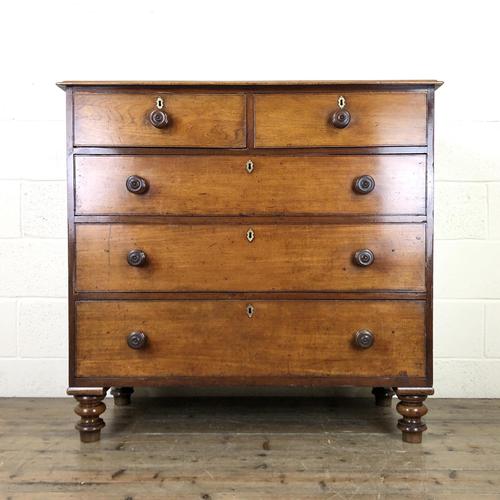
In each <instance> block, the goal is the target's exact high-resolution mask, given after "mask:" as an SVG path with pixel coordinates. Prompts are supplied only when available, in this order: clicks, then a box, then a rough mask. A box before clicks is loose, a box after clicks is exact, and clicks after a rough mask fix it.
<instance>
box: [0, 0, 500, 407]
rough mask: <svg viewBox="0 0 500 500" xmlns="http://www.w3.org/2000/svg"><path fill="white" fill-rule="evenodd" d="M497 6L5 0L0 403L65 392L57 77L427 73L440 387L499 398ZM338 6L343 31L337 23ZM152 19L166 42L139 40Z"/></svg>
mask: <svg viewBox="0 0 500 500" xmlns="http://www.w3.org/2000/svg"><path fill="white" fill-rule="evenodd" d="M494 7H495V4H494V2H487V1H486V0H477V1H476V2H475V3H474V4H471V3H470V2H461V3H456V4H454V5H453V16H452V17H453V19H452V22H450V9H449V5H448V4H447V3H446V2H441V3H436V2H433V1H431V0H424V1H421V2H419V4H418V9H415V6H414V4H412V3H404V2H400V1H398V0H389V1H387V2H384V3H383V5H381V4H380V3H378V2H368V1H360V0H357V1H353V2H343V3H342V4H341V5H340V4H337V3H336V2H323V1H321V0H310V1H309V2H308V3H307V5H305V4H304V3H303V2H293V1H292V2H288V3H287V9H286V23H283V9H282V4H281V3H280V2H275V3H273V2H259V1H258V0H256V1H254V2H252V8H251V9H248V7H247V4H246V3H243V2H242V3H240V4H238V3H235V2H231V1H229V0H223V1H222V0H214V1H213V2H202V1H194V0H185V1H183V2H176V3H175V4H172V3H165V2H163V1H162V0H147V1H146V2H143V3H141V4H140V5H138V4H137V2H134V1H132V0H122V1H117V0H112V1H109V2H101V1H98V0H88V1H87V2H86V3H85V8H82V7H81V5H80V4H78V3H71V2H65V1H62V0H53V1H51V2H37V1H35V0H17V1H16V2H8V3H6V4H5V5H4V6H3V7H2V20H3V21H4V23H3V24H2V29H1V30H0V44H1V45H0V46H2V47H3V48H4V49H6V50H4V51H2V70H3V71H2V73H3V78H2V79H1V83H0V85H1V89H0V90H1V92H0V141H1V145H2V148H1V152H2V155H1V156H0V210H1V211H0V396H3V395H8V396H12V395H19V396H44V395H54V396H62V395H64V391H65V388H66V383H67V361H66V349H67V328H66V315H67V312H66V305H65V300H64V298H65V296H66V280H67V271H66V239H65V237H66V229H65V203H66V200H65V199H66V195H65V187H64V179H65V171H66V166H65V125H64V119H65V98H64V93H63V92H62V91H61V90H59V89H57V88H56V87H55V85H54V82H55V81H56V80H58V79H71V78H77V79H78V78H79V79H96V80H102V79H124V80H127V79H159V80H162V79H163V80H165V79H174V80H175V79H186V80H190V79H191V80H200V79H201V80H217V79H219V80H238V79H239V80H245V79H263V80H268V79H277V80H279V79H384V78H385V79H392V78H396V79H397V78H399V79H405V78H406V79H413V78H417V79H418V78H438V79H443V80H445V82H446V83H445V85H444V86H443V87H442V88H441V89H439V90H438V92H437V95H436V238H437V241H436V258H435V273H436V286H435V295H436V300H435V332H434V336H435V357H436V361H435V387H436V393H437V395H438V396H445V397H446V396H450V397H451V396H465V397H474V396H484V397H500V385H499V384H498V383H497V380H498V379H499V378H500V326H499V325H500V266H498V263H497V261H498V257H497V256H498V254H499V252H500V148H499V142H500V99H498V88H497V87H498V78H497V75H496V72H497V67H496V66H497V65H495V64H493V63H492V61H495V60H496V59H497V54H496V48H497V46H498V40H497V31H498V28H497V18H498V16H497V15H496V13H495V11H494ZM339 12H341V13H342V17H343V19H345V20H346V22H344V23H338V22H334V21H335V19H338V16H339ZM96 13H98V15H97V14H96ZM117 20H119V22H117ZM353 20H356V21H355V23H354V21H353ZM159 25H160V26H164V27H165V29H166V32H167V40H168V42H167V44H166V45H165V43H155V41H154V40H152V38H151V36H150V30H151V27H152V26H159ZM332 29H334V30H335V32H336V34H335V36H332ZM353 29H355V30H356V36H353ZM20 32H22V33H25V34H27V35H25V36H23V37H20V36H19V33H20ZM464 33H467V36H464ZM131 34H132V35H131ZM249 34H250V35H252V34H254V35H256V36H249ZM337 40H344V42H343V43H342V44H338V43H337ZM180 42H182V43H180ZM6 75H9V77H8V78H7V77H6Z"/></svg>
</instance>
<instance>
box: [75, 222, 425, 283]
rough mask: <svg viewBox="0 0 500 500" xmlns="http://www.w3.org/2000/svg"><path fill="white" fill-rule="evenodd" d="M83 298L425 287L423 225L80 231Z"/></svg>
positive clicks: (86, 227)
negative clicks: (106, 293)
mask: <svg viewBox="0 0 500 500" xmlns="http://www.w3.org/2000/svg"><path fill="white" fill-rule="evenodd" d="M76 287H77V289H78V290H86V291H279V290H282V291H339V290H340V291H370V290H372V291H373V290H415V291H423V290H424V289H425V225H424V224H353V225H335V224H325V223H312V224H310V225H301V224H286V223H281V224H255V225H251V224H249V223H245V222H242V220H241V219H237V220H236V221H234V222H233V223H229V224H217V223H210V224H159V223H158V224H157V223H153V224H144V225H140V224H77V226H76Z"/></svg>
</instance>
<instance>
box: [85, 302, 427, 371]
mask: <svg viewBox="0 0 500 500" xmlns="http://www.w3.org/2000/svg"><path fill="white" fill-rule="evenodd" d="M250 307H251V309H250V310H251V311H252V314H249V308H250ZM424 309H425V304H424V302H418V301H416V302H411V301H254V302H252V304H248V303H247V302H244V301H154V302H146V301H122V302H119V301H116V302H114V301H109V302H108V301H105V302H80V303H78V304H77V309H76V374H77V376H81V377H85V376H105V377H113V376H116V377H118V376H124V377H127V376H133V377H147V376H150V377H162V376H207V377H209V376H213V377H218V376H221V377H223V376H248V377H252V376H253V377H257V376H334V375H356V376H360V377H363V376H423V375H424V374H425V369H424V365H425V344H424V343H425V333H424V332H425V324H424V318H425V313H424ZM360 337H363V338H364V341H360V340H359V339H360Z"/></svg>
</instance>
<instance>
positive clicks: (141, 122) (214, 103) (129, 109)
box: [73, 91, 245, 148]
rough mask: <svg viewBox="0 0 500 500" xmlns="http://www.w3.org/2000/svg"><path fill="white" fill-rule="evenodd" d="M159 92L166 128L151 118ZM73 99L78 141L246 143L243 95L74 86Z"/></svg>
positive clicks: (93, 143) (232, 145) (84, 143)
mask: <svg viewBox="0 0 500 500" xmlns="http://www.w3.org/2000/svg"><path fill="white" fill-rule="evenodd" d="M158 97H162V98H163V99H164V102H165V108H164V111H166V113H167V115H168V118H169V124H168V126H167V127H166V128H165V129H157V128H155V127H154V126H153V125H152V124H151V123H150V121H149V114H150V113H151V111H152V110H154V109H156V99H157V98H158ZM73 100H74V144H75V145H76V146H176V147H213V148H222V147H224V148H242V147H244V146H245V96H244V95H238V94H208V93H207V94H182V93H169V92H160V93H153V92H148V93H143V92H140V93H123V92H116V93H99V92H87V91H75V93H74V96H73Z"/></svg>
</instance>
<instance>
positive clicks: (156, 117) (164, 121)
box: [149, 109, 168, 128]
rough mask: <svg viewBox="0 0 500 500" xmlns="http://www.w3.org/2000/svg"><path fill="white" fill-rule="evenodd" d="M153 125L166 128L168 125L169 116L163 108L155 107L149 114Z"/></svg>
mask: <svg viewBox="0 0 500 500" xmlns="http://www.w3.org/2000/svg"><path fill="white" fill-rule="evenodd" d="M149 121H150V122H151V125H153V127H156V128H165V127H166V126H167V125H168V116H167V113H165V111H162V110H161V109H153V111H151V114H150V115H149Z"/></svg>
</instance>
